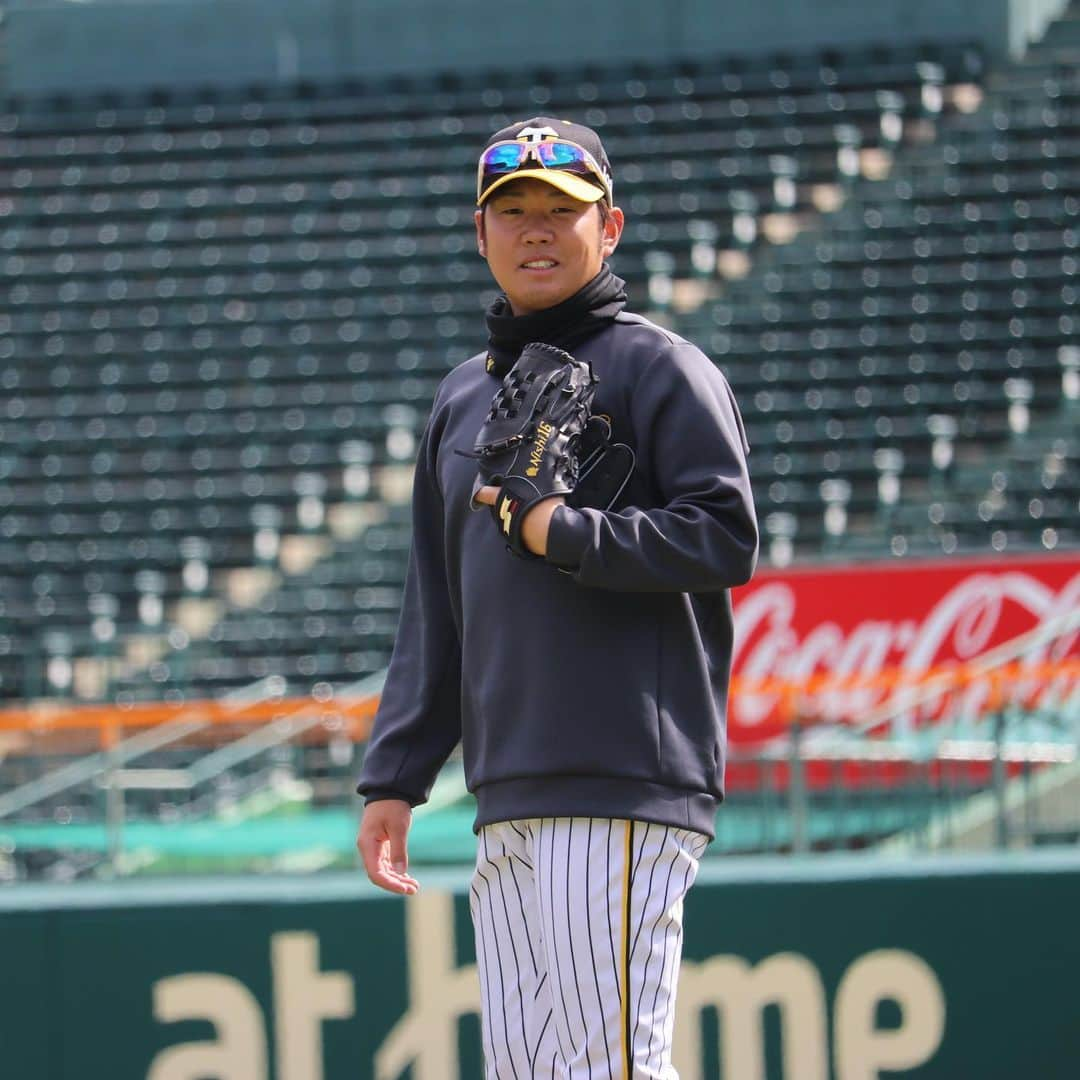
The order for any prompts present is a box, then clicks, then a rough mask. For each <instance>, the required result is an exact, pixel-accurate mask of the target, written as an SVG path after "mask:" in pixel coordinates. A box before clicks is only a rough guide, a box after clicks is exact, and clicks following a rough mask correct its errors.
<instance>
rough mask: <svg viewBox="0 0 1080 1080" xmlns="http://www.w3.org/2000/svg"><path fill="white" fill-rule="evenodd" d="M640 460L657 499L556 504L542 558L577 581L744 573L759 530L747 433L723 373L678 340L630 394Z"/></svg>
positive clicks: (656, 586)
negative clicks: (597, 505)
mask: <svg viewBox="0 0 1080 1080" xmlns="http://www.w3.org/2000/svg"><path fill="white" fill-rule="evenodd" d="M630 415H631V419H632V424H633V429H634V435H635V440H636V443H637V463H636V466H635V467H636V468H637V469H639V470H643V471H644V478H645V479H646V481H647V484H648V486H649V488H650V490H651V491H653V492H655V493H656V500H655V501H656V504H657V505H655V506H649V507H636V506H629V507H625V508H623V509H620V510H618V511H601V510H596V509H590V508H584V509H574V508H571V507H568V506H560V507H559V508H558V509H557V510H556V511H555V514H554V515H553V517H552V519H551V527H550V532H549V533H548V551H547V559H548V561H549V562H552V563H554V564H556V565H557V566H559V567H561V568H562V569H564V570H566V571H567V572H569V573H570V574H571V575H572V576H573V578H574V579H575V580H576V581H577V582H578V583H579V584H581V585H586V586H593V587H597V588H604V589H617V590H621V591H627V592H635V591H636V592H708V591H715V590H721V589H727V588H730V587H731V586H734V585H742V584H744V583H745V582H747V581H749V580H750V577H751V575H752V574H753V571H754V565H755V562H756V560H757V550H758V530H757V520H756V517H755V514H754V502H753V495H752V493H751V490H750V477H749V474H748V471H747V466H746V453H747V451H748V449H749V448H748V447H747V444H746V435H745V433H744V430H743V424H742V418H741V417H740V416H739V410H738V407H737V405H736V403H735V398H734V395H733V394H732V392H731V388H730V387H729V386H728V383H727V380H726V379H725V378H724V376H723V375H722V374H721V372H720V371H719V369H718V368H717V367H716V366H715V365H714V364H713V363H712V362H711V361H710V360H709V359H708V357H706V356H705V355H704V354H703V353H702V352H701V351H700V350H699V349H697V348H696V347H695V346H693V345H691V344H690V343H689V342H676V343H673V344H672V345H671V347H670V348H668V349H665V350H663V351H662V352H660V353H659V354H658V355H657V356H656V357H655V358H653V359H652V360H650V361H649V362H648V363H647V364H646V365H645V370H644V371H643V372H642V375H641V377H640V378H639V380H638V382H637V384H636V385H635V387H634V389H633V394H632V398H631V401H630Z"/></svg>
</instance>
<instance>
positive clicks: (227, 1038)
mask: <svg viewBox="0 0 1080 1080" xmlns="http://www.w3.org/2000/svg"><path fill="white" fill-rule="evenodd" d="M154 1019H155V1020H158V1021H160V1022H161V1023H163V1024H175V1023H177V1022H178V1021H180V1020H209V1021H210V1023H212V1024H213V1025H214V1027H215V1029H216V1031H217V1040H216V1041H214V1042H198V1043H185V1044H182V1045H180V1046H171V1047H169V1048H168V1049H167V1050H162V1051H161V1053H160V1054H158V1055H157V1057H156V1058H154V1060H153V1062H152V1063H151V1065H150V1071H149V1072H148V1073H147V1074H146V1080H205V1078H206V1077H207V1076H213V1077H215V1078H216V1080H266V1077H267V1071H266V1032H265V1030H264V1027H263V1017H262V1010H261V1009H260V1008H259V1003H258V1002H257V1001H256V1000H255V996H254V995H253V994H252V993H251V991H250V990H249V989H248V988H247V987H246V986H245V985H244V984H243V983H242V982H240V981H239V980H238V979H231V978H229V977H228V976H227V975H209V974H192V975H174V976H173V977H172V978H169V979H161V980H159V981H158V982H156V983H154Z"/></svg>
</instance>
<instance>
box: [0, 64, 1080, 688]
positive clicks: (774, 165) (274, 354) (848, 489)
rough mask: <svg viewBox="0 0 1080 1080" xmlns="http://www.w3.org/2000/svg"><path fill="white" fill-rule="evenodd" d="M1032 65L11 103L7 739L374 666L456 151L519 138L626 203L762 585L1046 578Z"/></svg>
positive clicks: (391, 619) (1050, 231)
mask: <svg viewBox="0 0 1080 1080" xmlns="http://www.w3.org/2000/svg"><path fill="white" fill-rule="evenodd" d="M1055 56H1056V54H1055V53H1054V52H1053V50H1051V51H1049V52H1044V53H1041V54H1040V56H1039V58H1038V60H1037V61H1033V62H1032V63H1031V64H1029V65H1021V66H1019V67H1017V68H1016V69H1015V70H1010V71H1008V72H1004V73H994V75H993V76H992V78H991V79H990V81H988V79H987V73H986V72H985V71H984V67H983V60H982V57H981V55H980V52H979V49H978V48H977V47H976V46H974V45H971V44H965V43H958V44H946V45H938V46H927V47H925V48H920V49H912V48H908V47H904V48H895V49H890V48H888V47H882V48H878V49H868V50H866V49H864V50H850V51H846V52H837V53H833V54H824V55H823V54H813V55H802V56H800V55H788V56H774V57H769V58H767V59H766V60H764V61H763V60H762V58H761V57H735V58H729V57H718V58H717V59H716V60H715V62H712V63H705V62H701V61H694V62H692V63H691V62H687V63H684V64H678V65H670V64H668V65H656V66H655V67H650V66H642V65H637V66H633V67H623V68H618V69H616V68H602V67H596V68H589V69H583V68H582V69H573V70H548V71H540V70H534V71H530V70H527V69H518V70H515V71H512V72H510V71H507V72H483V73H479V74H476V75H472V76H469V77H461V78H444V79H429V80H407V79H396V80H387V81H384V82H381V83H360V82H356V83H349V84H337V85H303V86H295V87H288V88H280V87H279V88H262V89H259V90H253V91H249V92H245V93H243V94H240V93H239V92H228V93H224V92H219V93H211V92H209V91H207V92H197V93H196V92H192V93H189V94H178V95H166V94H161V93H156V94H153V95H148V96H147V97H145V98H144V99H134V98H130V97H124V96H122V95H114V96H105V95H103V96H101V97H99V98H97V99H93V100H87V99H74V98H71V99H52V100H48V101H41V100H13V101H10V102H8V103H7V107H6V109H4V110H3V111H0V175H2V176H3V178H4V182H3V183H2V184H0V388H2V389H3V397H2V403H0V699H8V700H16V699H26V698H39V697H52V696H60V697H64V696H74V697H76V698H80V699H84V700H98V699H109V700H116V701H119V702H121V703H123V702H131V701H138V700H143V699H153V698H161V699H164V700H183V699H184V698H185V697H186V698H191V697H201V696H213V695H215V694H218V693H221V692H222V691H223V690H226V689H229V688H236V687H240V686H243V685H245V684H246V683H250V682H251V681H253V680H255V679H259V678H263V677H266V676H268V675H276V676H280V677H282V678H283V679H284V680H285V682H286V684H287V687H288V690H289V692H290V693H294V694H306V693H309V692H310V691H311V690H312V688H313V687H315V686H316V685H317V684H320V683H323V684H328V685H340V684H342V683H344V682H348V681H351V680H354V679H357V678H360V677H362V676H364V675H366V674H369V673H371V672H374V671H378V670H379V669H380V668H382V667H383V666H384V665H385V662H386V659H387V658H388V655H389V651H390V648H391V643H392V637H393V632H394V628H395V624H396V612H397V597H398V596H399V594H400V586H401V581H402V576H403V572H404V560H405V555H406V552H407V544H408V509H407V500H408V485H409V466H410V463H411V460H412V455H413V453H414V450H415V441H416V438H417V436H418V433H419V431H420V429H421V428H422V425H423V422H424V419H425V417H426V412H427V408H428V405H429V403H430V400H431V397H432V394H433V392H434V389H435V387H436V385H437V383H438V381H439V379H440V378H441V377H442V375H443V373H445V371H446V370H447V369H448V368H449V367H452V366H453V365H455V364H456V363H459V362H460V361H461V360H463V359H464V358H466V357H467V356H469V355H471V354H472V353H473V352H475V351H477V349H478V348H479V347H480V345H482V341H481V340H480V338H479V337H478V333H479V330H480V326H481V322H480V313H481V310H482V307H483V305H484V304H485V302H486V301H487V300H488V298H489V297H490V295H491V289H492V284H491V281H490V278H489V276H488V274H487V270H486V267H485V265H484V264H483V262H482V261H481V260H480V259H479V258H478V257H477V256H476V254H475V250H474V240H473V237H472V220H471V218H472V191H473V172H472V170H473V168H474V162H475V156H476V148H477V146H478V145H480V144H481V142H482V140H483V138H484V137H485V136H486V135H487V134H488V133H489V132H490V131H491V130H494V129H495V128H497V127H499V126H502V125H503V124H506V123H508V122H510V121H511V120H513V119H515V118H520V117H522V116H524V115H531V114H537V113H542V112H547V111H553V112H558V113H566V114H572V115H574V116H575V117H579V118H580V119H582V120H583V121H584V122H586V123H589V124H593V125H596V126H597V127H600V128H602V130H603V133H604V138H605V143H606V145H607V146H608V149H609V152H610V154H611V156H612V159H613V160H614V161H616V162H617V163H619V164H618V168H617V178H616V195H617V200H618V201H619V203H620V204H621V205H622V206H623V207H624V208H625V209H626V211H627V216H628V227H627V231H626V234H625V238H624V241H623V244H622V246H621V248H620V251H619V253H618V255H617V257H616V260H615V268H616V270H617V271H618V272H619V273H620V274H622V275H623V276H625V277H626V278H627V279H628V281H629V283H630V288H631V291H632V295H633V300H634V303H635V305H636V306H637V307H638V308H639V309H647V310H650V311H651V312H653V313H654V315H655V317H656V318H658V319H660V320H663V321H666V322H668V323H670V324H671V325H672V326H674V327H675V328H676V329H680V330H684V331H685V332H686V333H688V334H689V335H690V336H692V337H694V338H695V339H696V340H698V341H700V342H701V343H702V344H703V345H704V346H705V347H706V348H708V349H710V350H711V354H712V355H713V357H714V358H715V360H716V362H717V363H718V364H719V365H720V366H721V367H722V368H723V369H724V370H725V372H726V373H727V374H728V376H729V378H730V380H731V382H732V383H733V385H734V386H735V389H736V392H737V394H738V396H739V399H740V401H741V402H742V404H743V408H744V412H745V415H746V419H747V423H748V427H749V430H750V434H751V439H752V442H753V444H754V449H753V459H752V463H753V471H754V477H755V492H756V495H757V498H758V501H759V504H760V509H761V516H762V519H763V521H764V522H765V524H766V526H767V531H768V539H769V545H768V557H771V558H772V559H773V560H774V561H776V562H784V561H787V560H788V559H790V558H792V557H795V558H799V557H804V556H812V557H822V556H827V555H829V554H830V553H831V552H835V551H844V552H847V553H850V552H852V551H857V552H870V553H876V554H882V553H887V552H890V551H891V552H893V553H895V554H898V555H899V554H904V553H906V552H910V551H920V550H939V551H940V550H945V551H949V550H956V549H959V548H965V547H970V546H973V545H981V544H990V545H992V546H993V547H994V548H996V549H999V550H1000V549H1001V548H1003V547H1005V546H1010V547H1012V546H1016V545H1033V546H1042V547H1047V548H1049V547H1054V546H1055V545H1064V544H1068V543H1075V542H1076V540H1077V535H1076V503H1077V494H1078V489H1080V481H1078V479H1077V467H1076V454H1077V441H1076V435H1075V427H1076V424H1075V410H1076V407H1077V392H1076V381H1077V379H1078V378H1080V375H1078V374H1077V363H1078V361H1077V354H1076V346H1075V344H1073V342H1074V341H1075V325H1074V321H1075V301H1076V286H1075V268H1076V261H1077V258H1078V256H1077V254H1076V243H1077V221H1076V216H1077V206H1078V201H1077V195H1076V192H1077V191H1078V190H1080V184H1078V183H1077V170H1078V160H1080V127H1078V125H1080V83H1078V82H1077V79H1076V76H1075V74H1074V73H1073V72H1072V71H1071V70H1070V69H1069V68H1068V67H1067V66H1063V65H1062V64H1061V63H1059V62H1058V61H1057V60H1056V59H1055ZM1070 379H1071V382H1070ZM1063 380H1064V382H1063ZM1063 386H1064V389H1063ZM1070 387H1071V389H1070ZM1025 416H1026V420H1025V419H1024V417H1025ZM1017 463H1025V464H1023V465H1022V466H1021V465H1018V464H1017ZM1002 477H1005V478H1006V479H1005V481H1004V484H1003V482H1002V479H1001V478H1002ZM973 506H974V507H975V508H976V510H977V514H976V517H975V519H974V521H975V524H974V527H972V517H971V510H972V507H973Z"/></svg>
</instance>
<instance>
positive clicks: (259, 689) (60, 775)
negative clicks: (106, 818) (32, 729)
mask: <svg viewBox="0 0 1080 1080" xmlns="http://www.w3.org/2000/svg"><path fill="white" fill-rule="evenodd" d="M278 685H279V683H278V681H277V680H276V679H274V677H273V676H267V677H266V678H263V679H259V680H258V682H254V683H250V684H249V685H247V686H242V687H239V688H238V689H236V690H231V691H229V692H228V693H227V694H223V695H222V700H223V701H227V702H229V703H231V704H236V705H239V706H243V705H251V704H254V703H256V702H261V701H265V700H267V699H268V698H269V697H271V696H272V693H273V691H274V690H275V689H276V688H277V687H278ZM183 716H184V714H183V713H181V714H180V716H179V717H178V718H177V719H175V720H172V721H170V722H169V723H167V724H162V725H161V726H159V727H155V728H151V729H150V730H148V731H141V732H139V733H138V734H137V735H133V736H131V738H129V739H124V740H123V741H122V742H119V743H117V744H116V745H115V746H113V747H111V748H110V749H108V750H100V751H98V752H96V753H94V754H91V755H89V756H88V757H85V758H80V759H79V760H78V761H74V762H71V764H69V765H65V766H63V767H62V768H59V769H54V770H53V771H52V772H49V773H46V774H45V775H44V776H39V777H37V778H36V779H34V780H29V781H27V782H26V783H25V784H21V785H20V786H19V787H17V788H15V789H14V790H12V791H9V792H7V793H6V794H4V795H0V818H4V817H9V816H10V815H12V814H15V813H18V812H20V811H22V810H26V809H27V808H28V807H30V806H33V805H34V804H35V803H38V802H42V801H44V800H45V799H48V798H51V797H52V796H54V795H59V794H60V793H61V792H62V791H67V790H68V789H70V788H73V787H78V786H79V785H80V784H86V783H89V782H90V781H91V780H93V779H94V777H96V776H98V775H100V774H101V773H102V772H105V771H107V770H109V769H115V768H117V767H119V766H121V765H124V764H126V763H127V762H129V761H133V760H135V759H136V758H139V757H142V756H143V755H144V754H149V753H153V752H154V751H155V750H160V749H162V748H163V747H165V746H168V745H169V744H170V743H174V742H178V741H179V740H180V739H184V738H186V737H187V736H189V735H192V734H195V733H196V732H199V731H202V730H204V729H205V728H207V727H209V726H210V721H208V720H205V719H203V718H201V717H200V714H199V712H198V710H191V715H190V717H189V718H188V719H184V718H183Z"/></svg>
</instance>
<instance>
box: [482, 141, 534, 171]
mask: <svg viewBox="0 0 1080 1080" xmlns="http://www.w3.org/2000/svg"><path fill="white" fill-rule="evenodd" d="M524 150H525V147H524V146H520V145H518V146H513V145H510V144H504V145H503V146H493V147H492V148H491V149H490V150H488V152H487V153H486V154H484V172H486V173H505V172H513V170H514V169H516V168H517V167H518V166H519V165H520V164H521V158H522V153H523V151H524Z"/></svg>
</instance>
